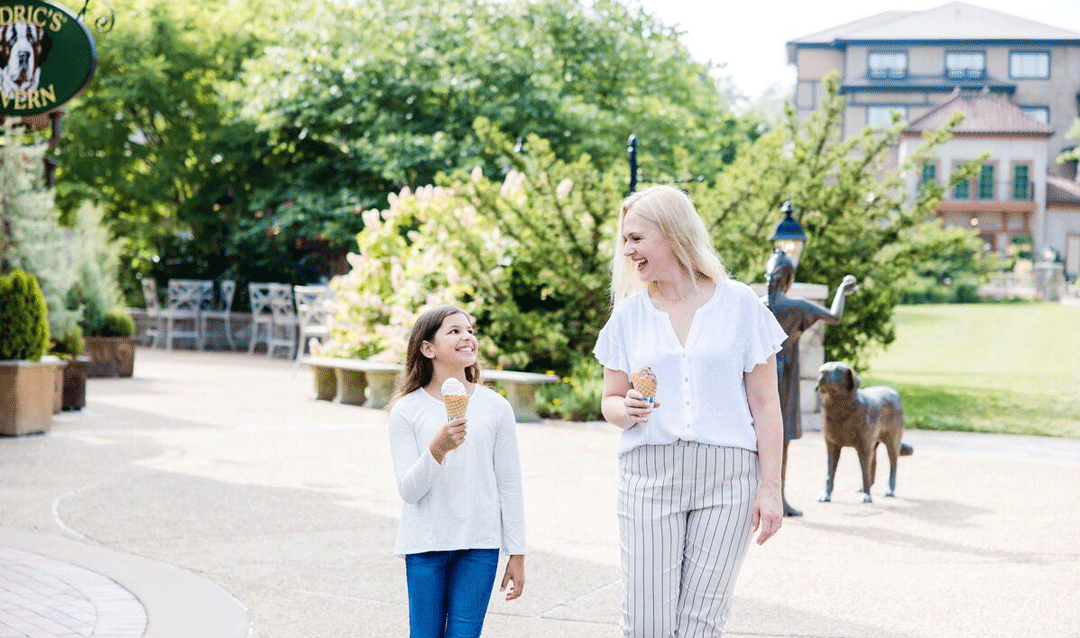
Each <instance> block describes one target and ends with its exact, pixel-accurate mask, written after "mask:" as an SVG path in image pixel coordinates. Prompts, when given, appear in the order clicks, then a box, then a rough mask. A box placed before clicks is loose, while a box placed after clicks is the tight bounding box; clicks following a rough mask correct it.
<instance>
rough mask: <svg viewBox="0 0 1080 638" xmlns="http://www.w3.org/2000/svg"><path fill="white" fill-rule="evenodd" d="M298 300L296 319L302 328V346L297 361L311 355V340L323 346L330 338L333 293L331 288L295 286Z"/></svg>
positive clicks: (294, 290)
mask: <svg viewBox="0 0 1080 638" xmlns="http://www.w3.org/2000/svg"><path fill="white" fill-rule="evenodd" d="M293 296H294V297H295V299H296V319H297V324H298V325H299V328H300V344H299V346H298V353H297V360H298V361H299V359H300V357H302V356H304V354H305V353H309V352H310V350H309V347H308V346H309V345H310V340H311V339H315V340H316V341H318V342H319V345H322V344H323V343H324V342H325V341H326V339H327V338H328V337H329V336H330V303H331V301H332V293H331V290H330V288H329V286H293Z"/></svg>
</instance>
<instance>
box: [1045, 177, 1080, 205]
mask: <svg viewBox="0 0 1080 638" xmlns="http://www.w3.org/2000/svg"><path fill="white" fill-rule="evenodd" d="M1046 203H1047V204H1064V205H1066V206H1076V207H1080V184H1077V183H1076V182H1074V181H1072V180H1068V179H1065V178H1064V177H1058V176H1057V175H1047V176H1046Z"/></svg>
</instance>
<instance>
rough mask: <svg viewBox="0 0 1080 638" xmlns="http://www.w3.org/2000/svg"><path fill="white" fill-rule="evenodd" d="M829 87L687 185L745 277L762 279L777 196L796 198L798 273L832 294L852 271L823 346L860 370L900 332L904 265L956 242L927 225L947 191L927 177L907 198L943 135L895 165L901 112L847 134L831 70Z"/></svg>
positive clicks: (969, 172) (912, 266) (729, 260)
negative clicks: (802, 238)
mask: <svg viewBox="0 0 1080 638" xmlns="http://www.w3.org/2000/svg"><path fill="white" fill-rule="evenodd" d="M825 89H826V91H825V97H824V98H823V99H822V102H821V105H820V107H819V109H818V110H817V111H815V112H814V113H813V114H812V115H810V116H809V118H808V119H806V120H805V121H799V119H798V118H797V117H796V115H795V112H794V109H793V108H792V107H791V105H790V104H789V105H788V108H787V114H786V120H785V122H784V124H783V126H781V127H779V128H777V129H776V130H775V131H772V132H770V133H768V134H766V135H765V136H763V137H762V138H761V139H759V140H757V141H756V142H755V143H754V144H752V145H749V146H748V147H747V148H746V149H745V150H740V151H739V153H738V155H737V158H736V160H735V162H734V163H733V164H732V166H731V167H730V169H729V170H727V171H725V172H724V173H723V174H722V175H721V177H720V180H719V182H718V183H717V184H716V185H715V186H710V185H702V186H699V187H692V188H691V193H692V195H693V197H694V200H695V202H697V203H698V205H699V208H700V210H701V212H702V215H703V216H704V217H705V218H706V223H707V224H708V225H709V226H710V227H711V229H712V233H713V238H714V241H715V243H716V246H717V248H718V250H719V251H720V253H721V256H722V257H723V259H724V262H725V264H726V265H727V266H728V268H729V269H730V270H731V271H732V272H733V273H734V275H735V276H736V277H737V278H739V279H741V280H743V281H764V266H765V262H766V260H767V259H768V256H769V254H770V252H771V246H770V245H769V242H768V237H769V234H770V233H771V232H772V230H773V228H774V227H775V225H776V223H777V222H778V221H779V220H780V217H779V210H780V206H781V204H782V203H783V202H784V200H786V199H790V200H791V201H792V202H793V204H794V205H795V207H796V208H797V209H798V211H799V221H800V223H801V224H802V226H803V228H804V229H805V231H806V234H807V235H808V237H809V240H808V242H807V245H806V249H805V252H804V254H803V258H802V261H801V263H800V264H799V272H798V279H799V281H805V282H809V283H819V284H826V285H828V286H829V287H830V288H831V290H830V293H831V291H832V290H835V286H837V285H838V284H839V282H840V280H841V279H842V278H843V276H844V275H845V274H847V273H851V274H854V275H855V276H856V278H857V279H858V280H859V290H858V292H857V293H856V294H855V295H854V296H852V297H851V298H850V299H849V301H848V303H847V304H846V305H845V308H844V315H843V319H842V321H841V322H840V324H839V325H838V326H833V327H830V328H829V330H827V331H826V333H825V352H826V357H827V358H829V359H836V360H843V361H847V362H848V363H850V364H851V365H853V366H855V367H856V368H862V367H863V366H865V364H866V361H867V358H868V355H869V354H870V352H871V351H872V350H873V349H874V348H878V347H882V346H885V345H888V344H889V343H891V342H892V341H893V339H895V331H894V328H893V323H892V311H893V308H894V307H895V306H896V304H897V303H898V302H899V299H900V296H901V295H902V293H903V291H904V286H905V282H906V281H908V279H909V274H910V273H912V272H914V271H915V270H916V268H917V265H918V264H919V263H921V262H922V261H924V260H926V259H928V258H930V257H932V256H933V255H934V254H935V253H936V252H939V251H941V250H946V249H949V248H950V247H951V246H952V245H953V244H954V243H955V241H956V238H957V234H956V233H938V232H931V230H930V229H931V228H933V227H936V226H937V225H939V222H937V221H936V220H935V221H928V220H931V219H934V218H935V214H934V205H935V204H936V203H937V201H939V200H940V199H941V196H942V193H943V188H942V187H941V186H938V185H931V186H928V187H926V188H923V189H920V190H919V191H918V193H917V194H916V195H915V197H914V198H913V197H912V194H911V192H910V191H909V187H908V186H907V184H906V181H905V179H904V176H905V174H907V172H909V171H912V170H914V169H915V168H916V167H919V166H921V165H922V163H923V162H924V161H926V160H927V159H929V158H930V157H931V156H932V154H933V153H934V152H935V150H936V148H937V147H938V146H939V145H940V144H941V143H942V142H944V141H945V140H946V139H948V137H949V132H948V130H942V131H938V132H936V133H933V134H930V135H927V136H926V137H925V138H924V140H923V142H922V144H921V145H920V146H919V148H918V149H916V150H915V151H914V152H913V153H912V154H911V155H909V156H908V157H906V158H904V159H903V160H902V161H899V163H897V160H896V158H895V153H896V147H897V144H898V142H899V132H900V130H901V129H902V124H901V123H900V121H899V119H898V118H897V119H896V120H894V125H893V126H892V127H886V128H880V129H874V128H867V129H866V130H864V131H863V132H862V133H860V134H858V135H854V136H850V137H848V138H847V139H844V138H843V136H842V133H841V128H842V116H843V110H844V100H843V98H842V97H840V95H839V81H838V79H837V77H836V75H835V74H834V75H831V76H829V77H827V78H826V80H825ZM954 124H955V121H954V122H953V123H952V124H950V126H952V125H954ZM979 161H981V158H977V159H976V160H973V161H972V162H969V163H967V164H966V165H965V166H964V167H963V169H962V170H960V171H958V172H955V173H954V174H953V175H951V176H950V180H951V181H950V183H951V184H955V183H956V182H957V181H959V180H960V179H970V178H971V177H972V176H973V175H974V171H975V166H976V165H977V163H978V162H979Z"/></svg>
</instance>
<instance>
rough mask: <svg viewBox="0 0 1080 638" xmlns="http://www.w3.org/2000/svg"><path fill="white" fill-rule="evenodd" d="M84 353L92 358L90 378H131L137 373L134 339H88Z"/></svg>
mask: <svg viewBox="0 0 1080 638" xmlns="http://www.w3.org/2000/svg"><path fill="white" fill-rule="evenodd" d="M85 341H86V347H85V349H84V350H83V352H85V353H86V356H88V357H90V369H89V371H88V372H87V376H89V377H130V376H131V375H132V373H133V372H134V371H135V346H137V345H138V344H139V340H138V339H134V338H132V337H86V339H85Z"/></svg>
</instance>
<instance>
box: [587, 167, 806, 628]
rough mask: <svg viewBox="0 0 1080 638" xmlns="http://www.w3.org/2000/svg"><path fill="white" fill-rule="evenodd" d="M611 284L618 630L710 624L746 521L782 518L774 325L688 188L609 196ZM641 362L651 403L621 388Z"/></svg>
mask: <svg viewBox="0 0 1080 638" xmlns="http://www.w3.org/2000/svg"><path fill="white" fill-rule="evenodd" d="M611 290H612V300H613V303H614V309H613V311H612V315H611V318H610V319H609V320H608V323H607V325H606V326H604V329H603V330H602V331H601V332H600V336H599V338H598V339H597V343H596V348H595V350H594V353H595V355H596V358H597V359H598V360H599V361H600V363H601V364H603V366H604V397H603V399H602V404H601V409H602V411H603V414H604V418H605V419H607V421H608V422H610V423H612V424H614V425H616V426H618V427H619V428H621V429H622V430H623V433H622V436H621V441H620V446H619V464H620V473H621V481H620V488H619V503H618V514H619V527H620V540H621V546H622V566H623V578H624V591H623V610H622V611H623V614H622V629H623V633H624V635H625V636H635V637H637V636H640V637H642V638H660V637H666V636H675V635H677V636H679V637H680V638H690V637H695V638H698V637H706V636H709V637H712V636H720V635H722V634H723V630H724V624H725V622H726V620H727V614H728V610H729V608H730V606H731V593H732V590H733V589H734V584H735V576H736V575H737V573H738V571H739V568H740V566H741V564H742V560H743V557H744V556H745V553H746V549H747V547H748V545H749V542H750V537H751V534H752V532H753V531H754V530H757V529H758V528H759V527H760V529H761V533H760V535H759V536H758V539H757V542H758V544H761V543H764V542H765V541H766V540H768V539H769V538H770V537H771V536H772V535H773V534H775V533H776V531H777V530H778V529H779V528H780V523H781V520H782V511H783V510H782V507H781V492H780V461H781V449H782V427H781V419H780V401H779V397H778V394H777V389H776V357H775V354H776V352H778V351H779V350H780V344H781V343H782V342H783V341H784V339H785V338H786V335H785V334H784V332H783V330H781V329H780V326H779V325H778V324H777V323H776V319H775V318H773V315H772V313H771V312H769V310H768V308H766V307H765V306H764V304H762V302H761V301H760V300H759V299H758V297H757V295H755V294H754V293H753V291H751V290H750V288H749V287H748V286H746V285H744V284H741V283H738V282H735V281H732V280H730V279H729V278H728V277H727V275H726V273H725V272H724V268H723V266H722V265H721V263H720V258H719V257H718V256H717V254H716V251H715V250H714V249H713V247H712V245H711V243H710V241H709V237H708V233H707V232H706V230H705V225H704V223H703V222H702V221H701V217H700V216H699V215H698V213H697V211H696V210H695V209H694V206H693V204H692V203H691V202H690V198H689V197H688V196H687V195H686V194H685V193H683V192H682V191H680V190H677V189H675V188H671V187H669V186H654V187H652V188H649V189H648V190H645V191H642V192H640V193H637V194H634V195H631V196H630V197H628V198H627V199H626V200H625V201H624V202H623V205H622V211H621V213H620V215H619V230H618V234H617V237H616V250H615V254H614V256H613V263H612V281H611ZM646 365H647V366H649V367H650V368H651V369H652V371H653V372H654V374H655V376H656V380H657V389H656V396H655V402H650V401H649V400H646V397H644V396H642V394H641V393H640V392H638V391H637V390H635V389H633V388H632V387H631V381H630V378H631V374H632V373H633V372H634V371H635V370H637V369H639V368H640V367H642V366H646ZM649 398H652V397H649Z"/></svg>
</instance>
